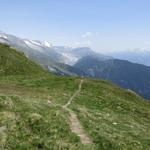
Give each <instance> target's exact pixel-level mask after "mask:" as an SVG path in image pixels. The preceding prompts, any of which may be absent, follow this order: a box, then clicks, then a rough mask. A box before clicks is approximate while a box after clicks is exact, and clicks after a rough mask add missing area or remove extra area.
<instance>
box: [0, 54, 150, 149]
mask: <svg viewBox="0 0 150 150" xmlns="http://www.w3.org/2000/svg"><path fill="white" fill-rule="evenodd" d="M21 57H22V56H21ZM19 60H20V59H19ZM19 60H18V61H19ZM17 65H18V64H17ZM3 66H4V65H3ZM32 70H33V72H34V71H35V70H36V71H37V72H40V73H39V74H36V75H35V74H34V73H33V74H32V75H29V74H27V75H26V76H25V75H21V74H22V73H21V72H22V71H19V74H17V75H7V76H6V75H5V76H2V75H1V77H0V149H2V150H3V149H8V150H12V149H19V150H20V149H21V150H24V149H25V150H26V149H31V150H32V149H33V150H35V149H90V150H91V149H135V150H138V149H139V150H140V149H144V150H145V149H149V147H150V144H149V143H150V131H149V129H150V117H149V116H150V103H149V102H146V101H143V99H142V98H140V97H138V96H136V95H134V94H133V93H130V92H128V91H125V90H122V89H120V88H118V87H116V86H114V85H112V84H111V83H108V82H105V81H97V80H89V79H84V83H83V87H82V91H81V93H80V95H79V96H78V97H76V98H75V99H74V101H73V103H72V104H71V106H70V108H71V109H72V110H74V112H75V113H76V114H77V115H78V118H79V120H80V121H81V124H82V125H83V127H84V129H85V131H86V132H87V134H88V135H89V136H90V137H91V140H92V141H93V145H87V146H85V145H82V144H81V142H80V139H79V138H78V137H77V136H76V135H75V134H74V133H72V132H71V130H70V128H69V120H68V112H65V111H64V110H63V109H62V108H61V106H62V105H64V104H65V103H66V102H67V101H68V99H69V97H70V96H71V95H72V94H73V93H74V92H75V91H76V90H77V88H78V84H79V83H80V79H79V78H65V77H63V78H60V77H56V76H53V75H47V73H45V75H43V71H41V69H40V68H39V69H35V70H34V69H33V67H32ZM25 74H26V73H25ZM28 75H29V76H28Z"/></svg>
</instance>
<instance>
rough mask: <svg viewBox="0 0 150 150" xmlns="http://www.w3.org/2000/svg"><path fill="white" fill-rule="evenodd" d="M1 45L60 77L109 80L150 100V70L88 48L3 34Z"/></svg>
mask: <svg viewBox="0 0 150 150" xmlns="http://www.w3.org/2000/svg"><path fill="white" fill-rule="evenodd" d="M0 43H5V44H7V45H10V46H11V47H13V48H16V49H18V50H19V51H21V52H23V53H24V54H25V55H26V57H28V58H30V59H31V60H33V61H35V62H36V63H38V64H40V65H41V66H42V67H43V68H44V69H46V70H48V71H49V72H52V73H54V74H56V75H61V76H64V75H65V76H82V77H89V78H96V79H105V80H109V81H112V82H113V83H115V84H117V85H119V86H121V87H123V88H126V89H129V90H132V91H134V92H136V93H138V94H140V95H141V96H143V97H144V98H147V99H150V88H149V87H150V86H149V84H150V67H148V66H144V65H141V64H137V63H133V62H134V61H133V62H129V61H125V60H121V59H116V58H117V57H116V58H115V57H112V56H107V55H103V54H99V53H96V52H94V51H93V50H92V49H91V48H88V47H79V48H71V47H65V46H53V45H52V44H51V43H49V42H47V41H45V42H41V41H38V40H28V39H22V38H18V37H16V36H13V35H9V34H6V33H3V32H0ZM114 55H115V54H114ZM144 57H146V56H144ZM138 58H139V57H137V60H136V61H138ZM147 60H148V59H147ZM139 63H141V61H139Z"/></svg>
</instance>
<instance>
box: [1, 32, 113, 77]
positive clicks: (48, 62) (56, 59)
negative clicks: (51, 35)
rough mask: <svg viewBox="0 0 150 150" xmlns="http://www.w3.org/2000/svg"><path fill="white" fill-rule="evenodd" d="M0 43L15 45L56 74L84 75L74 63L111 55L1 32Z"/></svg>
mask: <svg viewBox="0 0 150 150" xmlns="http://www.w3.org/2000/svg"><path fill="white" fill-rule="evenodd" d="M0 43H5V44H8V45H10V46H11V47H14V48H16V49H18V50H20V51H22V52H24V53H25V55H26V56H27V57H28V58H30V59H32V60H34V61H36V62H37V63H39V64H40V65H42V66H43V67H44V68H46V69H47V70H49V71H50V72H54V73H56V74H61V75H62V74H65V75H66V74H69V75H79V74H80V75H84V72H83V71H81V70H79V69H75V68H74V67H73V65H74V64H75V63H76V62H77V61H79V60H80V59H81V58H83V57H87V56H95V57H99V59H101V60H103V59H104V60H105V59H108V58H110V57H107V56H104V55H101V54H98V53H96V52H94V51H93V50H92V49H90V48H88V47H80V48H72V47H66V46H52V44H51V43H50V42H47V41H38V40H29V39H23V38H19V37H16V36H13V35H10V34H6V33H4V32H0Z"/></svg>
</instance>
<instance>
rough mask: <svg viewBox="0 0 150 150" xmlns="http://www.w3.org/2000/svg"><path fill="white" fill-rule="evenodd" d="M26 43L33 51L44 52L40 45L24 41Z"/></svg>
mask: <svg viewBox="0 0 150 150" xmlns="http://www.w3.org/2000/svg"><path fill="white" fill-rule="evenodd" d="M24 42H25V44H26V45H27V46H29V47H30V48H32V49H34V50H37V51H39V52H44V50H43V49H42V47H40V45H37V44H35V42H34V43H33V41H30V40H24Z"/></svg>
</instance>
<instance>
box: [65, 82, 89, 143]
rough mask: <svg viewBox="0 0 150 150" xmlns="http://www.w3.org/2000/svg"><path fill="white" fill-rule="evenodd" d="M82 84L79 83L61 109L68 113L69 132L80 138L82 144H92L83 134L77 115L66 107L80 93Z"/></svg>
mask: <svg viewBox="0 0 150 150" xmlns="http://www.w3.org/2000/svg"><path fill="white" fill-rule="evenodd" d="M82 83H83V80H81V81H80V84H79V87H78V90H77V91H76V92H75V93H74V94H73V95H72V96H71V97H70V99H69V100H68V102H67V103H66V104H65V105H64V106H63V108H64V109H65V110H67V111H68V112H69V121H70V129H71V131H72V132H73V133H75V134H76V135H78V136H79V137H80V140H81V142H82V144H92V141H91V140H90V138H89V137H88V136H87V134H86V133H85V132H84V129H83V127H82V125H81V124H80V122H79V120H78V118H77V115H76V114H75V113H74V112H73V111H72V110H71V109H69V108H68V106H69V105H70V104H71V103H72V101H73V100H74V98H75V97H76V96H77V95H78V94H79V93H80V92H81V88H82Z"/></svg>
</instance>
